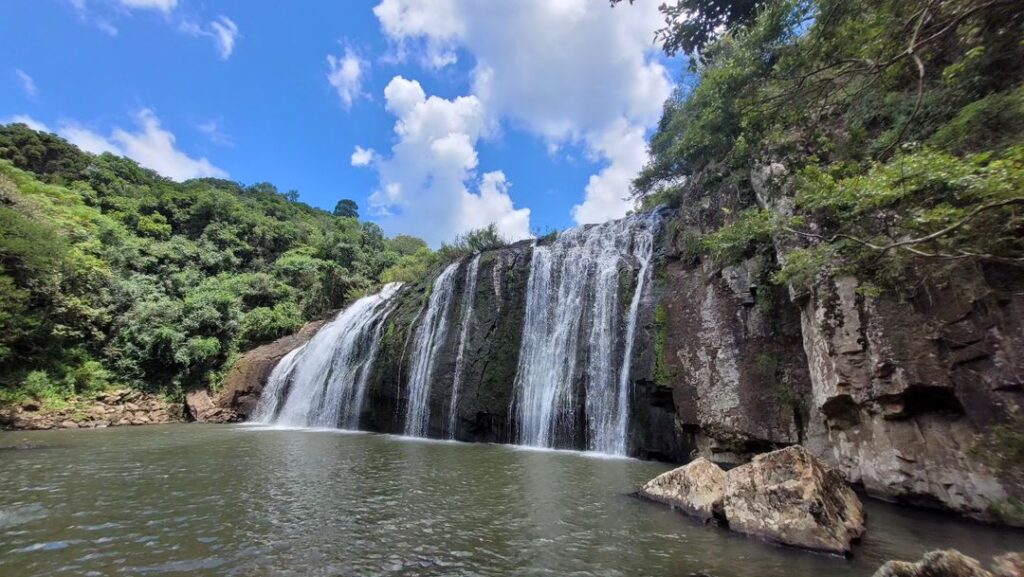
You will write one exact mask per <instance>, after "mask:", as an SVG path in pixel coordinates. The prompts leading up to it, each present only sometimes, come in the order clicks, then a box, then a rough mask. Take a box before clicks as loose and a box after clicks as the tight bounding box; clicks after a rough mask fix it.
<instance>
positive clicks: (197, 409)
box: [185, 389, 235, 423]
mask: <svg viewBox="0 0 1024 577" xmlns="http://www.w3.org/2000/svg"><path fill="white" fill-rule="evenodd" d="M185 407H186V409H187V410H188V416H189V418H190V419H192V420H193V421H196V422H199V423H226V422H229V421H232V420H234V419H235V415H234V413H232V412H231V411H228V410H225V409H222V408H220V407H218V406H216V405H214V404H213V399H212V398H211V397H210V393H208V392H207V391H206V390H205V389H201V390H196V391H189V392H188V394H186V395H185Z"/></svg>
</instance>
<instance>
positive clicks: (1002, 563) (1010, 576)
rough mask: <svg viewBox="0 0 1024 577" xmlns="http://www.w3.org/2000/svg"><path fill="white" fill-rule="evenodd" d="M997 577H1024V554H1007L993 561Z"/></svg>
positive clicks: (993, 569) (993, 568)
mask: <svg viewBox="0 0 1024 577" xmlns="http://www.w3.org/2000/svg"><path fill="white" fill-rule="evenodd" d="M992 572H993V573H995V576H996V577H1024V553H1006V554H1004V555H1000V556H998V557H996V558H995V559H993V560H992Z"/></svg>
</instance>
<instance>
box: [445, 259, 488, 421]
mask: <svg viewBox="0 0 1024 577" xmlns="http://www.w3.org/2000/svg"><path fill="white" fill-rule="evenodd" d="M479 270H480V255H479V254H477V255H476V256H474V257H473V260H471V261H469V268H468V269H467V270H466V283H465V287H464V288H463V289H462V312H461V313H460V314H459V351H458V353H457V354H456V356H455V375H454V376H453V377H452V397H451V402H450V404H449V408H448V438H449V439H454V438H455V432H456V431H455V425H456V423H457V420H458V419H457V417H458V410H459V391H460V390H461V389H462V381H463V379H464V378H465V371H466V342H467V341H468V338H467V337H468V336H469V328H470V325H471V324H472V322H473V306H474V305H475V304H476V277H477V273H478V272H479Z"/></svg>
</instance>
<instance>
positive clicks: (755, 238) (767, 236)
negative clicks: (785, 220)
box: [701, 208, 778, 265]
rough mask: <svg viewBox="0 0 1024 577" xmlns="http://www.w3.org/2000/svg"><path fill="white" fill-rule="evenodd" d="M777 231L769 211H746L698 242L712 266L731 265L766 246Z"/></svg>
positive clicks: (773, 218) (774, 219) (754, 209)
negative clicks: (713, 262) (706, 253)
mask: <svg viewBox="0 0 1024 577" xmlns="http://www.w3.org/2000/svg"><path fill="white" fill-rule="evenodd" d="M777 228H778V225H777V223H776V217H775V215H774V214H773V213H772V212H771V211H769V210H764V209H758V208H750V209H747V210H745V211H743V212H741V213H740V214H739V217H738V218H736V220H735V221H733V222H732V223H731V224H728V225H726V226H723V227H722V228H720V229H718V230H716V231H715V232H713V233H711V234H708V235H705V236H704V237H703V239H702V241H701V242H702V244H703V246H704V249H705V250H706V251H707V252H708V254H710V255H711V258H712V259H713V260H714V261H715V262H716V263H718V264H720V265H727V264H735V263H737V262H740V261H741V260H743V259H744V258H746V257H748V256H750V255H751V254H752V253H753V252H754V251H756V250H757V249H758V248H760V247H766V246H769V245H770V243H771V238H772V234H773V233H774V232H775V231H776V230H777Z"/></svg>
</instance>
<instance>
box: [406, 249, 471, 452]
mask: <svg viewBox="0 0 1024 577" xmlns="http://www.w3.org/2000/svg"><path fill="white" fill-rule="evenodd" d="M458 268H459V263H458V262H453V263H452V264H450V265H448V266H447V267H446V268H445V269H444V271H442V272H441V274H440V275H439V276H438V277H437V279H436V280H435V281H434V286H433V289H432V291H431V293H430V300H429V302H428V303H427V310H426V312H425V313H424V315H423V320H422V321H421V322H420V326H419V327H418V328H417V329H416V338H415V340H414V343H413V350H412V370H411V371H410V374H409V399H408V405H407V407H408V408H407V409H406V413H405V434H406V435H408V436H410V437H425V436H427V431H428V429H429V424H430V378H431V375H432V374H433V372H434V365H435V364H436V362H437V355H438V352H439V351H440V350H441V348H442V347H443V346H444V341H445V334H446V333H447V330H448V312H449V311H450V310H451V306H452V296H453V293H454V292H455V272H456V271H457V270H458Z"/></svg>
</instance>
